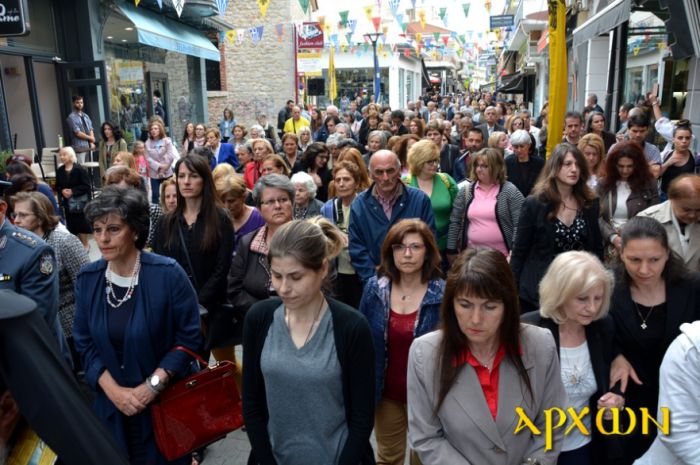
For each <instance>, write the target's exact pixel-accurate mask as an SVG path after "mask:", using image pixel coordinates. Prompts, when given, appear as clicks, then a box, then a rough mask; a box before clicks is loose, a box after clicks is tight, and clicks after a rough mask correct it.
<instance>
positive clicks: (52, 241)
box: [10, 192, 90, 372]
mask: <svg viewBox="0 0 700 465" xmlns="http://www.w3.org/2000/svg"><path fill="white" fill-rule="evenodd" d="M10 203H11V204H12V209H13V211H12V218H13V220H14V222H15V226H19V227H20V228H24V229H26V230H27V231H31V232H33V233H34V234H36V235H37V236H39V237H41V238H42V239H44V240H45V241H46V243H47V244H49V245H50V246H51V248H52V249H53V250H54V252H55V254H56V265H57V266H58V316H59V320H60V322H61V327H62V328H63V334H64V335H65V336H66V340H67V341H68V346H69V347H70V348H71V352H72V355H73V364H74V366H75V371H76V372H77V371H79V362H80V358H79V357H78V356H77V352H75V344H74V343H73V317H74V315H75V292H74V291H75V280H76V277H77V276H78V271H80V268H81V267H83V266H84V265H87V264H88V263H90V259H89V258H88V254H87V252H86V251H85V248H84V247H83V245H82V243H81V242H80V240H79V239H78V238H77V237H75V236H74V235H73V234H71V233H69V232H68V231H66V229H65V228H59V227H58V225H59V224H60V223H59V218H58V216H56V215H54V210H53V206H52V205H51V202H49V200H48V199H47V198H46V196H45V195H44V194H42V193H40V192H19V193H17V194H15V195H13V196H12V198H11V200H10Z"/></svg>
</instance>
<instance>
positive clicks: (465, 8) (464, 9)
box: [462, 3, 469, 18]
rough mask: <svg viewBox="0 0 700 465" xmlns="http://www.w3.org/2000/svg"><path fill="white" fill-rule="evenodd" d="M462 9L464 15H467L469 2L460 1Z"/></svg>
mask: <svg viewBox="0 0 700 465" xmlns="http://www.w3.org/2000/svg"><path fill="white" fill-rule="evenodd" d="M462 11H464V17H465V18H466V17H467V16H469V3H462Z"/></svg>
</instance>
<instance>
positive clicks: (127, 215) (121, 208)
mask: <svg viewBox="0 0 700 465" xmlns="http://www.w3.org/2000/svg"><path fill="white" fill-rule="evenodd" d="M110 213H117V214H118V215H119V216H120V217H121V219H122V220H124V222H125V223H126V225H127V226H128V227H129V229H131V230H132V231H133V232H135V233H136V241H135V243H134V244H135V245H136V248H137V249H139V250H141V249H143V248H144V246H145V245H146V241H147V240H148V230H149V227H150V216H149V206H148V200H146V194H144V193H143V191H141V190H140V189H136V188H134V187H119V186H107V187H105V188H104V189H102V193H100V195H99V197H97V198H96V199H95V200H92V201H91V202H90V203H88V204H87V206H86V207H85V218H86V219H87V220H88V222H89V223H90V224H91V225H92V224H93V223H94V222H95V221H97V219H98V218H102V217H103V216H106V215H109V214H110Z"/></svg>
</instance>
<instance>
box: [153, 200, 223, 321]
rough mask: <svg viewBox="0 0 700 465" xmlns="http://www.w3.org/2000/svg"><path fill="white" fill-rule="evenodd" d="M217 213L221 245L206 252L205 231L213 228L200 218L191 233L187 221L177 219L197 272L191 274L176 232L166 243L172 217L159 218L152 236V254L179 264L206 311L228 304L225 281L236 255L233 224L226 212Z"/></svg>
mask: <svg viewBox="0 0 700 465" xmlns="http://www.w3.org/2000/svg"><path fill="white" fill-rule="evenodd" d="M217 213H218V216H219V236H220V239H219V244H218V247H216V248H215V249H214V250H211V251H207V252H205V251H202V250H201V249H200V248H199V245H200V244H201V243H202V239H203V237H204V229H205V228H206V227H210V226H207V225H205V224H204V217H203V216H202V215H201V214H200V215H198V216H197V220H196V221H195V223H194V227H193V228H192V229H191V230H188V227H187V224H186V223H185V220H184V218H181V217H180V218H177V219H176V221H177V224H179V225H180V226H181V227H182V232H183V236H184V238H185V241H186V242H187V248H188V251H189V255H190V260H191V261H192V266H193V267H194V270H190V266H189V264H188V262H187V257H186V255H185V250H184V249H183V247H182V242H181V241H180V235H179V234H178V232H177V230H175V231H172V233H171V234H172V237H170V239H169V240H168V241H166V238H165V236H166V231H165V229H166V228H165V226H166V223H165V222H166V221H167V220H168V219H169V217H170V216H169V215H164V216H162V217H161V218H160V220H159V221H158V224H157V226H156V230H155V233H154V235H153V252H155V253H157V254H160V255H165V256H166V257H171V258H174V259H175V260H176V261H177V262H178V263H179V264H180V266H181V267H182V268H183V269H184V270H185V272H186V273H187V275H188V276H189V277H190V281H191V282H192V286H194V287H195V289H196V290H197V296H198V298H199V303H201V304H202V305H204V306H205V307H208V306H212V305H215V304H222V303H225V302H226V277H227V276H228V272H229V268H230V267H231V255H232V254H233V237H234V233H233V224H232V223H231V220H230V218H229V216H228V214H227V213H226V211H224V210H223V209H221V208H218V209H217ZM192 273H194V274H195V275H196V280H193V279H192ZM195 281H196V282H195ZM197 284H198V285H199V286H197Z"/></svg>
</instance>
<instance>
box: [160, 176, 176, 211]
mask: <svg viewBox="0 0 700 465" xmlns="http://www.w3.org/2000/svg"><path fill="white" fill-rule="evenodd" d="M176 184H177V180H176V179H175V176H172V177H170V178H168V179H166V180H165V181H163V183H162V184H161V185H160V202H159V205H160V208H162V209H163V212H164V213H170V212H172V211H174V210H175V207H177V185H176Z"/></svg>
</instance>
